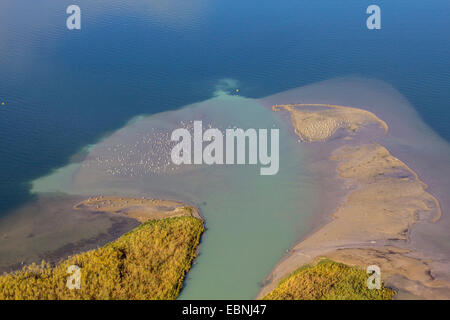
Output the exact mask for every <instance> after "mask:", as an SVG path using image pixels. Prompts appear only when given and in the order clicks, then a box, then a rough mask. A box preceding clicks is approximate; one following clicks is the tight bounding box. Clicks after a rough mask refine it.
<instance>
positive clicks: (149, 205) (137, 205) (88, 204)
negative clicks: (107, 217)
mask: <svg viewBox="0 0 450 320" xmlns="http://www.w3.org/2000/svg"><path fill="white" fill-rule="evenodd" d="M74 209H75V210H80V209H83V210H88V211H93V212H108V213H113V214H123V215H125V216H127V217H129V218H133V219H136V220H138V221H139V222H145V221H148V220H159V219H165V218H172V217H181V216H192V217H195V218H198V219H201V217H200V213H199V211H198V209H197V208H196V207H191V206H186V205H185V204H183V203H180V202H176V201H170V200H155V199H146V198H124V197H117V196H109V197H108V196H98V197H92V198H89V199H87V200H84V201H82V202H80V203H78V204H76V205H75V206H74Z"/></svg>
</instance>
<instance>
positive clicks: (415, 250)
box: [258, 80, 450, 299]
mask: <svg viewBox="0 0 450 320" xmlns="http://www.w3.org/2000/svg"><path fill="white" fill-rule="evenodd" d="M352 81H354V80H350V81H348V82H349V83H351V82H352ZM342 82H344V83H345V82H346V81H341V82H334V83H333V82H331V83H327V85H328V87H331V88H333V87H334V88H333V89H335V90H336V87H339V86H342ZM319 87H320V85H319ZM378 87H379V86H377V88H378ZM310 89H311V88H306V89H304V90H303V92H302V90H301V89H300V90H299V91H297V92H296V93H297V98H298V97H301V100H302V101H301V102H302V103H292V104H283V105H281V104H276V105H273V107H272V109H273V110H274V111H285V112H282V113H284V114H286V111H287V119H289V120H290V122H291V123H292V126H293V127H294V129H295V133H296V135H297V136H298V137H299V138H300V140H301V142H302V143H309V144H310V145H311V152H312V153H313V154H314V156H313V158H314V157H315V159H316V160H318V159H319V160H320V161H321V164H320V165H319V167H316V170H318V171H320V170H321V169H324V168H325V167H326V166H328V168H327V170H328V171H329V168H333V169H334V170H335V173H336V176H337V177H336V178H335V179H330V180H329V182H330V183H329V184H326V183H323V184H322V185H323V189H324V192H325V193H327V192H329V190H330V189H333V188H336V189H340V190H344V191H345V192H343V193H341V194H344V196H343V197H341V198H340V199H339V200H338V201H336V199H334V201H335V203H338V206H337V209H336V208H335V209H333V210H330V212H329V213H331V212H333V215H332V217H331V219H328V221H326V222H324V223H322V225H321V226H320V227H317V228H316V229H315V230H314V231H313V232H311V233H310V234H309V235H308V236H307V237H306V238H304V239H302V240H301V241H300V242H299V243H297V244H296V245H295V246H294V247H293V248H292V249H291V250H290V252H289V254H288V255H287V256H286V257H284V259H283V260H282V261H281V262H280V263H279V264H278V265H277V266H276V267H275V268H274V270H273V271H272V272H271V274H270V275H269V276H268V277H267V278H266V279H265V285H264V287H263V289H262V290H261V292H260V293H259V295H258V297H262V296H264V295H266V294H267V293H268V292H270V291H271V290H273V289H274V288H275V287H276V286H277V284H278V283H279V282H280V280H282V279H284V278H285V277H286V276H287V275H289V274H290V273H291V272H293V271H295V270H296V269H297V268H299V267H300V266H302V265H304V264H307V263H314V262H315V261H317V260H318V259H319V258H321V257H326V258H330V259H332V260H335V261H337V262H342V263H345V264H348V265H356V266H360V267H362V268H366V267H367V266H369V265H373V264H375V265H378V266H379V267H380V268H381V272H382V279H383V281H384V282H385V284H386V285H387V286H391V287H393V288H395V289H397V290H398V294H397V295H396V297H397V298H437V299H448V298H450V282H449V277H448V269H449V264H448V252H445V250H444V251H442V250H439V251H440V252H439V254H435V252H436V248H438V247H436V248H435V250H434V251H435V252H433V253H430V252H427V251H426V250H423V248H426V247H427V246H429V245H431V244H430V243H427V242H426V241H425V240H421V241H418V239H417V238H415V237H414V230H415V228H416V227H417V226H420V225H421V224H426V225H432V224H436V225H437V224H439V223H440V220H441V218H442V217H443V211H442V209H441V205H440V202H439V201H438V199H437V198H436V197H435V196H434V194H433V193H432V192H430V190H429V188H428V186H427V184H425V183H424V182H423V181H422V180H421V179H420V178H419V175H418V174H417V173H416V172H415V171H414V170H413V169H411V168H410V167H409V166H408V165H407V164H406V163H405V162H402V161H401V160H400V159H398V158H397V157H395V156H394V155H393V154H392V153H391V152H390V151H389V150H388V149H387V148H386V147H385V146H383V145H381V144H380V143H379V142H378V141H380V142H383V143H384V142H386V141H388V140H387V138H386V136H387V135H388V132H389V130H390V129H391V128H388V125H387V123H386V122H385V121H384V119H381V118H379V117H378V116H377V115H376V112H373V111H369V110H365V109H363V108H362V107H359V105H360V104H359V105H358V107H359V108H356V107H354V106H346V105H342V102H343V101H344V100H348V99H342V97H339V95H336V94H335V97H336V103H331V102H330V100H326V98H327V97H325V99H323V98H322V101H319V102H320V103H317V100H316V101H314V100H310V101H311V103H306V102H305V98H304V96H305V93H306V96H308V91H309V90H310ZM313 89H314V88H313ZM299 93H300V94H299ZM325 96H326V95H325ZM331 96H333V94H331ZM280 97H281V98H282V100H283V99H284V101H285V100H287V99H286V98H287V97H288V98H289V100H291V101H292V100H293V97H294V95H292V94H289V92H288V93H287V94H285V95H284V96H282V95H280ZM276 98H277V97H276V96H275V97H269V98H267V99H266V103H268V102H272V103H273V102H274V101H276ZM319 100H320V99H319ZM284 101H282V102H283V103H284ZM322 102H324V103H322ZM374 109H375V108H373V109H372V110H374ZM376 127H378V128H376ZM389 138H391V139H394V140H395V139H397V141H398V140H399V137H398V136H394V137H392V136H390V137H389ZM425 140H426V139H424V140H423V141H425ZM317 145H319V147H317ZM390 146H391V147H392V149H394V150H396V148H398V145H397V146H396V145H394V144H391V145H390ZM402 147H404V141H403V145H402ZM404 155H406V156H407V158H408V159H409V158H411V156H412V155H413V153H411V154H406V153H405V154H404ZM417 163H419V162H413V164H417ZM418 167H419V168H420V165H418ZM448 169H449V168H448V167H447V169H446V172H443V173H442V174H443V175H446V174H448ZM425 176H426V175H425ZM436 187H437V188H436V190H439V185H438V184H436ZM444 188H445V185H444ZM441 190H442V186H441ZM439 200H443V201H444V203H447V202H446V201H447V200H448V199H447V198H446V197H443V199H439ZM324 201H325V202H326V201H327V200H324ZM328 209H330V205H329V206H328ZM445 216H446V215H445ZM445 222H446V221H444V225H445ZM444 237H445V236H444ZM413 240H414V241H413Z"/></svg>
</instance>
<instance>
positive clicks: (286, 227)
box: [0, 0, 450, 298]
mask: <svg viewBox="0 0 450 320" xmlns="http://www.w3.org/2000/svg"><path fill="white" fill-rule="evenodd" d="M372 2H373V1H360V0H350V1H346V2H345V4H343V3H341V2H337V1H333V0H324V1H283V2H282V3H280V2H275V1H267V0H262V1H258V2H254V1H247V2H242V1H236V0H230V1H206V0H192V1H189V2H186V1H173V0H168V1H164V2H162V1H159V0H151V1H143V0H138V1H133V2H130V1H125V0H109V1H106V0H98V1H95V2H93V1H87V0H80V1H77V4H78V5H79V6H80V7H81V10H82V30H81V31H69V30H67V29H66V26H65V20H66V17H67V15H66V13H65V10H66V7H67V6H68V5H69V4H70V3H63V2H61V1H57V0H42V1H39V2H30V1H25V0H14V1H13V0H4V1H2V2H1V3H0V100H1V101H3V102H5V105H0V215H3V216H7V215H8V214H9V213H10V212H12V210H13V209H15V208H16V207H18V206H20V205H22V204H24V203H26V202H28V201H30V200H32V199H33V198H34V197H35V194H34V193H33V192H31V190H32V189H33V187H34V188H35V190H36V188H37V189H38V190H45V189H46V188H47V189H48V190H53V191H55V190H59V191H66V192H70V191H72V192H74V193H78V192H79V191H80V190H81V189H83V190H85V191H86V192H87V191H92V192H94V191H99V192H100V191H108V190H107V186H108V185H107V184H106V182H105V181H107V180H101V179H100V178H99V180H98V181H97V182H96V183H94V184H93V185H91V188H92V189H89V188H87V186H86V184H84V185H83V183H86V181H87V180H86V179H85V178H82V177H81V178H79V180H78V181H76V183H75V184H74V185H71V181H65V180H64V179H61V177H67V174H65V171H64V170H62V171H63V172H62V173H61V176H58V177H57V178H56V179H53V180H45V178H44V179H40V178H41V177H46V176H48V174H50V173H51V172H52V170H54V169H56V168H63V167H65V166H66V165H67V164H69V163H77V162H78V160H79V159H78V157H80V158H83V154H84V153H83V152H81V151H82V150H84V149H85V148H86V147H87V146H89V145H95V144H96V143H97V142H99V141H101V140H102V138H104V137H108V136H110V134H111V133H113V132H115V131H116V130H119V129H120V128H123V127H124V126H125V125H126V124H127V123H128V122H129V121H130V120H131V119H133V118H134V117H136V116H139V115H151V114H157V113H160V112H163V111H167V110H176V109H179V108H181V107H183V106H186V105H189V104H192V103H194V102H199V101H208V102H207V103H206V104H205V103H203V104H201V105H200V106H197V108H198V109H197V110H202V108H206V107H208V106H211V105H212V106H214V108H215V109H214V110H212V111H211V110H210V112H207V113H208V117H209V120H210V121H211V122H216V123H217V124H218V125H222V126H227V125H228V124H230V121H231V122H233V123H232V125H239V123H240V124H241V125H242V126H243V127H254V126H256V127H258V126H261V127H262V126H263V125H266V126H269V127H271V126H273V125H274V124H275V125H276V126H277V127H280V128H281V130H282V135H284V137H285V138H286V139H283V140H282V141H283V143H284V145H283V146H282V147H283V148H284V150H286V151H285V152H282V153H281V154H282V155H283V158H284V159H289V160H284V163H283V164H282V165H280V173H279V174H278V175H277V176H275V177H269V178H267V179H263V178H262V177H259V176H258V174H257V169H256V168H254V167H244V168H240V167H238V168H232V169H230V170H227V171H226V172H222V171H221V170H225V169H219V170H215V169H214V170H213V171H211V170H210V171H208V170H204V173H203V171H202V173H200V174H197V173H196V174H193V176H194V178H195V181H197V183H198V187H197V188H196V189H195V192H191V191H190V190H191V189H190V188H192V184H191V182H192V180H189V179H188V178H189V174H187V177H185V179H186V180H184V181H185V182H184V183H185V184H186V187H185V186H184V185H183V183H180V185H178V183H179V181H180V178H177V179H176V180H177V181H176V182H174V181H172V180H171V179H172V178H162V177H160V178H159V179H161V180H160V183H158V184H156V185H157V186H158V187H156V186H155V185H152V184H151V183H148V181H147V180H145V179H143V180H142V182H141V185H140V189H139V190H140V191H136V190H131V188H128V189H127V188H126V182H125V183H122V184H120V185H118V187H117V190H115V191H118V190H119V189H120V190H128V192H129V193H130V194H137V193H139V192H143V191H146V192H148V193H153V194H161V195H168V194H169V191H168V190H169V189H170V190H175V191H172V196H173V197H174V198H175V197H178V198H179V199H180V200H186V201H192V202H195V203H196V204H198V205H199V206H200V207H201V209H202V212H203V213H204V215H205V217H206V220H207V225H208V232H207V233H206V234H205V236H204V238H203V243H202V249H201V255H200V257H199V259H198V264H197V265H196V266H195V267H194V268H193V270H192V272H191V273H190V274H189V279H188V280H187V283H186V284H187V285H186V288H185V290H184V291H183V293H182V298H199V297H202V298H222V297H231V298H252V297H253V296H254V294H255V293H256V292H257V290H258V282H259V281H261V280H262V278H263V277H264V276H265V275H266V274H267V273H268V272H269V271H270V269H271V268H272V267H273V265H274V264H275V263H276V261H277V260H278V259H279V258H280V257H281V256H282V255H283V253H284V250H285V249H287V248H289V246H290V245H291V244H292V242H293V241H296V240H297V239H298V237H300V235H301V234H302V232H304V231H305V230H304V229H305V228H307V226H306V224H307V223H306V219H307V217H308V216H309V215H311V213H312V211H313V208H314V203H312V202H311V201H309V200H308V199H310V198H311V197H310V195H309V194H308V192H312V193H313V192H314V190H312V189H311V186H313V183H312V182H311V181H310V180H309V177H308V176H307V175H306V173H305V171H304V170H303V169H302V157H303V155H302V153H301V150H300V149H299V148H296V147H294V145H295V142H296V140H295V138H294V137H293V136H292V135H289V133H288V132H287V131H286V128H285V127H283V124H282V123H276V122H275V123H274V121H276V120H274V118H273V117H272V116H271V115H270V114H269V111H267V110H265V109H264V108H260V107H259V106H257V102H255V100H252V99H251V98H259V97H264V96H267V95H270V94H272V93H276V92H280V91H283V90H286V89H290V88H294V87H299V86H302V85H306V84H309V83H312V82H316V81H320V80H325V79H329V78H333V77H338V76H346V75H360V76H363V77H370V78H377V79H380V80H384V81H386V82H388V83H390V84H392V85H393V86H394V87H395V88H397V89H398V90H399V91H400V92H401V93H402V94H403V95H404V96H405V97H406V98H407V99H408V100H409V101H410V103H411V104H412V105H413V107H414V108H416V110H417V111H418V113H419V115H420V116H421V117H422V118H423V119H424V121H425V122H426V123H427V124H428V125H429V126H431V127H432V128H433V129H434V130H435V131H436V132H437V133H438V134H439V135H441V137H443V138H444V139H446V140H447V141H450V127H449V126H448V122H449V120H450V116H449V115H450V111H449V108H448V103H449V101H450V90H449V89H450V88H449V85H450V59H449V56H450V41H449V37H448V30H450V19H448V15H449V12H450V3H449V1H447V0H436V1H432V2H431V1H430V2H424V1H418V0H415V1H406V0H405V1H395V2H394V1H377V4H378V5H379V6H380V7H381V10H382V29H381V30H377V31H369V30H368V29H367V28H366V26H365V19H366V17H367V15H366V14H365V9H366V8H367V6H368V5H370V4H372ZM224 79H227V80H224ZM237 88H238V89H239V97H231V98H230V96H222V98H215V100H214V99H213V100H212V101H211V100H208V99H210V98H211V97H213V96H214V93H215V92H217V90H218V89H221V90H222V91H224V92H227V93H229V94H231V93H233V92H235V89H237ZM247 98H248V99H247ZM221 99H225V100H221ZM226 99H236V100H233V101H232V103H229V101H228V100H226ZM229 105H231V106H233V107H236V108H238V107H239V106H242V105H245V108H246V110H248V111H249V113H248V114H244V116H242V117H241V118H240V117H238V116H237V115H238V114H240V113H239V112H240V111H238V110H229V111H227V110H226V109H225V108H226V107H227V106H229ZM261 110H265V111H261ZM266 111H267V113H266ZM226 115H229V118H226V117H225V118H224V116H226ZM182 116H186V117H188V116H189V114H188V113H183V111H181V113H178V114H177V115H176V116H175V118H177V117H182ZM151 119H153V118H151ZM178 120H179V119H178ZM238 120H239V121H240V122H239V123H236V124H235V122H237V121H238ZM149 121H150V123H154V124H155V126H157V125H159V124H165V123H166V122H165V121H167V118H162V119H161V118H158V117H156V119H154V120H149ZM152 121H156V122H152ZM158 121H160V122H158ZM137 123H139V122H137ZM170 123H172V122H170ZM129 127H130V126H127V127H126V128H129ZM126 128H124V130H128V129H126ZM132 128H133V127H132ZM137 130H139V125H137ZM131 136H132V135H130V137H131ZM112 137H114V134H113V136H112ZM104 141H106V142H105V143H107V141H108V138H106V140H104ZM101 145H102V144H101V143H100V144H99V146H98V148H101ZM98 148H97V151H96V148H95V147H94V151H93V152H94V154H95V152H101V150H99V149H98ZM74 155H75V156H74ZM283 158H282V160H281V161H283ZM73 166H76V165H73ZM66 168H67V167H66ZM293 168H297V169H295V170H298V172H297V174H298V176H302V177H304V178H303V179H301V181H300V182H298V179H297V180H296V179H293V177H292V176H290V175H289V174H288V173H289V172H292V171H290V170H294V169H293ZM53 177H55V176H53ZM183 177H184V176H183ZM203 177H205V178H203ZM253 177H256V178H253ZM191 178H192V177H191ZM36 179H38V180H37V181H38V182H37V184H36V182H35V183H34V185H32V181H36ZM102 181H103V182H102ZM158 181H159V180H158ZM206 181H208V182H209V183H211V187H210V186H207V185H204V183H207V182H206ZM218 181H220V182H221V183H217V182H218ZM135 182H136V181H135V180H133V183H135ZM77 183H78V185H77ZM295 183H297V184H298V183H302V184H305V186H302V185H300V186H298V185H295V189H298V188H301V189H302V190H303V191H304V192H303V193H302V195H300V196H299V195H298V194H294V192H292V191H289V190H293V189H294V188H291V187H292V184H295ZM69 185H70V187H67V186H69ZM174 185H175V186H177V188H175V187H172V186H174ZM159 186H162V187H161V188H160V187H159ZM274 186H277V187H276V188H274ZM306 186H307V187H306ZM70 188H74V190H68V189H70ZM77 188H78V189H77ZM77 190H78V191H77ZM109 191H111V192H113V191H114V190H109ZM261 199H263V200H264V201H262V200H261ZM292 199H294V200H292ZM205 201H206V204H204V202H205ZM226 204H227V205H226ZM230 204H231V205H230ZM298 204H300V205H301V207H304V208H305V219H304V223H302V221H301V219H300V220H299V219H295V217H294V215H292V212H291V214H289V213H286V215H285V216H282V217H283V218H280V216H276V215H273V213H274V212H276V210H279V211H280V212H279V214H280V215H282V214H283V212H289V211H290V209H292V208H295V207H296V206H297V207H298ZM242 212H252V214H248V215H244V214H242ZM257 218H260V219H261V220H260V221H258V222H256V220H255V219H257ZM236 221H237V222H236ZM255 223H258V225H257V227H258V228H259V229H257V228H255ZM230 230H232V233H230ZM247 230H253V231H254V233H252V234H251V235H249V234H247ZM258 230H259V231H258ZM258 232H260V234H259V236H258ZM266 237H267V238H269V239H272V241H267V243H266V242H264V246H262V245H261V243H260V242H259V241H261V239H264V238H266ZM258 239H259V240H258ZM2 241H3V240H2ZM252 241H253V242H252ZM244 244H245V245H244ZM255 265H257V266H258V268H256V269H255ZM244 270H246V271H245V272H244ZM212 280H214V281H213V282H211V281H212ZM235 283H239V289H237V288H236V287H235ZM218 287H220V288H221V290H217V288H218Z"/></svg>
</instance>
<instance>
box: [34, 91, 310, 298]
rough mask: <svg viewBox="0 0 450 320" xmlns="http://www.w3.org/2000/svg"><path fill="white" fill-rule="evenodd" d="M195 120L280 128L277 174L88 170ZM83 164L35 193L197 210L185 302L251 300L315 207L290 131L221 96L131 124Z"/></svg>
mask: <svg viewBox="0 0 450 320" xmlns="http://www.w3.org/2000/svg"><path fill="white" fill-rule="evenodd" d="M194 120H202V121H203V123H204V126H206V124H208V123H209V124H211V125H212V126H213V127H217V128H227V127H230V126H231V127H234V126H236V127H239V128H243V129H247V128H255V129H260V128H265V129H272V128H277V129H280V169H279V172H278V174H276V175H273V176H261V175H260V174H259V170H260V165H215V166H201V167H195V168H194V169H192V168H187V169H186V170H184V171H183V170H182V171H180V172H175V173H159V174H149V175H144V174H142V175H138V176H133V177H131V176H121V177H111V176H109V175H107V174H105V170H104V167H102V166H101V165H98V166H95V165H94V166H92V165H83V163H84V164H89V161H92V160H89V159H102V161H104V160H105V159H108V158H111V159H112V158H113V157H114V156H115V155H114V153H111V154H108V153H107V152H106V151H105V150H109V149H114V148H115V146H118V145H120V146H122V148H126V154H130V153H131V154H136V153H143V154H144V153H145V152H146V148H141V149H139V148H140V147H137V146H136V144H135V141H139V140H140V139H141V137H143V136H145V137H147V135H148V134H149V132H152V130H153V128H169V129H170V128H176V127H177V124H178V123H179V121H184V122H186V121H194ZM150 137H152V136H151V135H150ZM155 139H156V136H155ZM124 145H125V146H126V147H123V146H124ZM121 150H122V149H121ZM116 153H117V151H116ZM159 156H160V154H158V157H159ZM83 163H81V164H78V168H76V165H74V164H71V165H68V166H66V167H65V168H62V169H59V170H57V171H55V172H54V175H55V176H57V177H56V178H55V177H54V178H52V177H51V176H50V177H48V176H47V177H43V178H41V179H38V180H37V181H35V182H34V183H33V190H34V191H35V192H42V191H46V192H52V191H57V190H60V191H61V190H62V191H64V192H67V193H71V194H86V195H88V194H99V193H100V194H120V195H134V196H141V195H146V196H152V197H159V198H161V197H163V198H171V199H177V200H180V201H188V202H190V203H194V204H196V205H198V206H199V207H200V209H201V212H202V214H203V215H204V216H205V219H206V227H207V231H206V233H205V234H204V236H203V238H202V243H201V246H200V255H199V257H198V259H197V260H196V264H195V265H194V267H193V269H192V270H191V272H190V273H189V274H188V277H187V279H186V282H185V287H184V289H183V291H182V294H181V296H180V298H181V299H252V298H254V297H255V296H256V294H257V293H258V291H259V289H260V285H259V283H260V282H261V281H262V280H263V279H264V277H265V276H267V275H268V273H269V272H270V270H271V269H272V268H273V267H274V266H275V264H276V263H277V261H279V259H280V258H281V257H282V256H283V254H284V253H285V251H286V250H287V249H289V248H290V247H291V246H292V244H293V243H294V242H295V241H296V240H298V239H299V237H300V236H301V235H302V234H304V232H305V231H306V229H307V227H308V223H307V221H308V218H309V217H310V216H311V214H312V208H313V205H314V204H313V203H312V201H311V200H310V199H312V197H311V195H312V194H313V192H314V185H313V183H312V179H311V177H309V176H308V175H307V173H306V172H305V171H304V169H303V167H304V166H303V163H304V157H303V155H302V150H301V146H300V144H299V143H298V141H297V139H296V138H295V136H294V135H293V133H292V128H291V127H290V126H289V125H288V124H287V123H286V122H285V121H282V120H281V119H280V118H279V116H278V114H276V113H274V112H273V111H271V110H269V109H267V108H264V107H262V106H261V105H260V104H259V103H258V101H257V100H253V99H247V98H243V97H239V96H230V95H226V94H224V93H223V92H218V93H217V96H216V97H214V98H212V99H210V100H207V101H204V102H201V103H198V104H194V105H190V106H187V107H185V108H182V109H180V110H178V111H174V112H167V113H162V114H157V115H153V116H149V117H140V118H139V119H136V120H134V121H132V122H130V123H129V124H128V125H127V126H126V127H124V128H122V129H121V130H119V131H117V132H116V133H113V134H112V135H111V136H110V137H107V138H106V139H104V140H103V141H102V142H100V143H99V144H98V145H96V146H94V147H92V148H91V151H90V155H89V156H88V157H87V160H85V161H84V162H83ZM191 169H192V170H191ZM65 175H68V176H69V178H67V176H65ZM65 181H70V182H69V183H67V182H65ZM61 182H63V183H61Z"/></svg>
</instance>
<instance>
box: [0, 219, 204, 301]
mask: <svg viewBox="0 0 450 320" xmlns="http://www.w3.org/2000/svg"><path fill="white" fill-rule="evenodd" d="M203 231H204V226H203V221H202V220H199V219H196V218H193V217H187V216H185V217H176V218H168V219H163V220H152V221H148V222H146V223H144V224H142V225H141V226H139V227H138V228H136V229H135V230H133V231H131V232H129V233H128V234H125V235H123V236H122V237H120V238H119V239H118V240H117V241H115V242H112V243H110V244H108V245H106V246H104V247H102V248H99V249H96V250H92V251H89V252H85V253H81V254H78V255H76V256H73V257H70V258H68V259H66V260H64V261H62V262H61V263H59V264H58V265H57V266H55V267H51V266H50V265H48V264H46V263H42V264H41V265H40V266H37V265H31V266H28V267H25V268H24V269H23V270H22V271H19V272H16V273H12V274H6V275H3V276H1V277H0V299H33V300H34V299H176V298H177V296H178V294H179V293H180V290H181V288H182V285H183V279H184V277H185V274H186V272H187V271H189V269H190V267H191V263H192V260H193V259H194V258H195V256H196V247H197V245H198V244H199V241H200V236H201V234H202V233H203ZM70 265H77V266H78V267H80V268H81V289H79V290H77V289H72V290H70V289H68V288H67V286H66V283H67V279H68V277H69V276H70V274H67V268H68V267H69V266H70Z"/></svg>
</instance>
